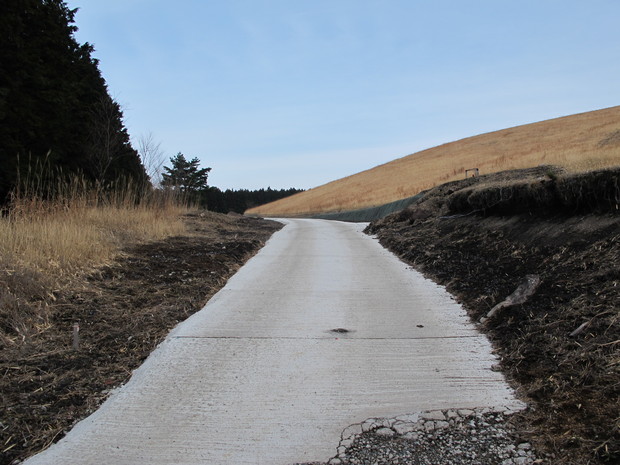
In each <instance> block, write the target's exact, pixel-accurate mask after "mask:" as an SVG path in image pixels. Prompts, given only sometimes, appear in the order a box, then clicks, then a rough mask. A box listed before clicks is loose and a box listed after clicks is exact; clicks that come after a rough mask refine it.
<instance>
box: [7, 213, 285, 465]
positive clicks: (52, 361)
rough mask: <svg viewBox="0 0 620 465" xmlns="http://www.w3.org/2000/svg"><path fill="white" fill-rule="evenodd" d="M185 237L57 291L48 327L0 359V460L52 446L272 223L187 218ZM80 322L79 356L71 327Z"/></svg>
mask: <svg viewBox="0 0 620 465" xmlns="http://www.w3.org/2000/svg"><path fill="white" fill-rule="evenodd" d="M185 220H186V222H187V224H188V230H189V233H188V234H187V235H185V236H179V237H171V238H169V239H166V240H163V241H159V242H154V243H147V244H142V245H137V246H134V247H131V248H129V249H127V250H125V251H123V254H122V255H121V256H120V257H119V258H118V259H117V260H116V261H115V262H114V263H113V264H111V265H109V266H106V267H103V268H101V269H99V270H97V271H96V272H94V273H92V274H91V275H90V276H89V277H88V279H87V280H86V281H84V282H83V283H82V285H81V286H80V287H79V288H75V289H72V290H69V291H66V292H64V293H63V294H62V295H57V296H56V300H55V301H54V302H53V304H52V305H51V307H50V312H51V317H50V327H49V328H48V329H47V330H46V331H44V332H43V333H42V334H39V335H38V336H37V337H36V338H33V339H32V340H30V341H27V343H25V344H24V345H21V346H18V347H5V348H3V349H2V351H1V357H0V373H1V374H2V377H0V390H1V391H2V398H1V401H0V413H1V416H0V463H2V464H10V463H17V461H19V460H23V459H24V458H26V457H28V456H30V455H33V454H34V453H36V452H39V451H40V450H42V449H44V448H46V447H47V446H48V445H50V444H51V443H52V442H54V441H57V440H59V439H60V438H61V437H62V436H64V434H65V433H66V432H67V431H68V430H69V429H70V428H71V427H72V425H73V424H75V423H76V422H77V421H78V420H80V419H81V418H83V417H85V416H87V415H88V414H90V413H91V412H93V411H94V410H95V409H97V407H98V406H99V405H100V404H101V403H102V402H103V401H104V400H105V398H106V397H107V395H108V393H109V392H110V390H112V389H113V388H115V387H117V386H119V385H121V384H123V383H125V382H126V381H127V380H128V379H129V377H130V376H131V372H132V370H134V369H135V368H137V367H138V366H139V365H140V364H141V363H142V361H143V360H144V359H145V358H146V357H147V356H148V355H149V354H150V353H151V351H152V350H153V349H154V348H155V347H156V346H157V345H158V344H159V343H160V342H161V341H162V340H163V339H164V338H165V336H166V335H167V334H168V332H169V331H170V329H172V328H173V327H174V326H175V325H176V324H177V323H179V322H180V321H182V320H184V319H186V318H187V317H188V316H190V315H191V314H192V313H194V312H196V311H197V310H200V309H201V308H202V307H203V306H204V304H205V303H206V302H207V300H208V299H209V298H210V297H211V296H212V295H213V294H215V293H216V292H217V291H218V290H219V289H221V288H222V287H223V286H224V284H225V283H226V281H227V280H228V278H229V277H230V276H232V274H234V273H235V271H236V270H237V269H238V268H239V267H240V266H241V265H242V264H243V263H244V262H245V261H246V260H248V259H249V258H250V257H251V256H252V255H253V254H255V253H256V252H257V251H258V250H259V249H260V248H261V247H262V246H263V245H264V243H265V241H266V240H267V239H268V238H269V237H270V236H271V234H273V233H274V232H275V231H277V230H278V229H280V228H281V227H282V225H281V224H280V223H275V222H272V221H265V220H260V219H250V218H242V217H231V216H224V215H213V214H207V215H190V216H187V217H186V218H185ZM75 323H78V324H79V326H80V341H79V350H73V348H72V344H73V337H72V328H73V325H74V324H75Z"/></svg>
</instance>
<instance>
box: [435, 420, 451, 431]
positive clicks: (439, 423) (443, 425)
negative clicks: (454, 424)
mask: <svg viewBox="0 0 620 465" xmlns="http://www.w3.org/2000/svg"><path fill="white" fill-rule="evenodd" d="M448 426H450V424H449V423H448V422H447V421H436V422H435V429H446V428H447V427H448Z"/></svg>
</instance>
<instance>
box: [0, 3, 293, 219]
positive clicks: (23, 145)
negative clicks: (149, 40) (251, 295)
mask: <svg viewBox="0 0 620 465" xmlns="http://www.w3.org/2000/svg"><path fill="white" fill-rule="evenodd" d="M76 12H77V10H72V9H70V8H69V7H68V6H67V5H66V3H65V2H64V1H61V0H1V1H0V31H1V33H0V34H1V35H0V205H2V204H6V202H8V201H9V199H10V194H11V193H12V192H14V190H15V188H16V187H19V186H18V184H23V183H25V182H31V178H32V177H33V176H36V178H37V179H36V185H37V189H39V190H40V192H38V194H40V193H43V194H44V195H48V194H50V193H52V194H53V192H54V186H56V185H59V184H60V183H59V181H64V180H66V179H75V178H76V177H77V178H79V179H80V180H81V181H84V182H86V183H90V184H92V185H93V186H97V188H98V189H101V188H103V189H106V187H110V186H118V185H119V182H122V183H127V182H131V183H132V185H133V186H134V187H136V186H138V187H139V188H142V187H144V188H151V187H152V186H151V184H150V182H149V177H148V176H147V173H146V171H145V168H144V166H143V164H142V162H141V160H140V155H139V154H138V152H137V151H136V150H135V149H134V148H133V147H132V145H131V142H130V137H129V134H128V132H127V129H126V128H125V126H124V123H123V112H122V110H121V107H120V105H119V104H118V103H117V102H116V101H115V100H114V99H113V98H112V97H111V96H110V93H109V91H108V87H107V85H106V81H105V79H104V78H103V76H102V75H101V72H100V70H99V66H98V60H97V59H96V58H94V57H93V53H94V47H93V46H92V45H91V44H89V43H88V42H87V43H84V44H80V43H78V42H77V41H76V39H75V37H74V33H75V31H76V30H77V27H76V26H75V21H74V18H75V14H76ZM192 161H195V162H196V169H198V165H197V163H198V160H197V159H195V160H192ZM202 171H205V173H208V171H210V168H207V169H203V170H202ZM29 180H30V181H29ZM204 184H205V185H204V186H203V187H202V188H200V189H199V192H196V194H197V196H195V198H193V202H192V203H194V204H198V205H201V206H203V207H207V208H209V209H211V210H215V211H219V212H223V213H227V212H229V211H235V212H239V213H243V211H244V210H245V209H246V208H249V207H252V206H256V205H260V204H262V203H266V202H270V201H273V200H277V199H279V198H282V197H286V196H288V195H292V194H294V193H296V192H299V191H298V190H297V189H288V190H279V191H276V190H272V189H270V188H269V189H266V190H265V189H261V190H258V191H247V190H239V191H220V190H219V189H218V188H217V187H209V186H207V185H206V174H205V179H204ZM164 187H168V188H169V187H170V186H164Z"/></svg>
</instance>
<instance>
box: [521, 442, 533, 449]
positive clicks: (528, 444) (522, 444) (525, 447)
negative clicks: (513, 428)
mask: <svg viewBox="0 0 620 465" xmlns="http://www.w3.org/2000/svg"><path fill="white" fill-rule="evenodd" d="M531 448H532V445H531V444H530V443H529V442H522V443H521V444H519V446H518V449H521V450H530V449H531Z"/></svg>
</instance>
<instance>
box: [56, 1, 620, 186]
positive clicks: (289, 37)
mask: <svg viewBox="0 0 620 465" xmlns="http://www.w3.org/2000/svg"><path fill="white" fill-rule="evenodd" d="M67 4H68V5H69V7H71V8H79V11H78V13H77V16H76V25H77V27H78V28H79V31H78V32H77V34H76V37H77V39H78V41H79V42H81V43H83V42H90V43H91V44H93V45H94V47H95V53H94V56H95V58H98V59H99V60H100V65H99V66H100V69H101V71H102V73H103V76H104V78H105V79H106V81H107V83H108V86H109V89H110V93H111V95H112V96H113V97H114V98H116V100H117V101H118V102H119V103H120V104H121V105H122V106H123V108H124V114H125V123H126V126H127V128H128V130H129V133H130V134H131V136H132V139H133V140H134V142H135V141H137V140H138V139H139V138H140V137H141V136H144V135H146V134H148V133H152V135H153V137H154V139H155V140H156V141H158V142H160V143H161V148H162V150H163V151H164V153H165V155H166V159H167V160H168V159H169V158H170V157H171V156H173V155H175V154H176V153H178V152H183V153H184V154H185V155H186V157H187V158H188V159H189V158H193V157H198V158H199V159H200V160H201V161H202V166H203V167H206V166H210V167H212V169H213V171H212V172H211V176H210V184H211V185H215V186H218V187H220V188H222V189H226V188H234V189H236V188H249V189H256V188H261V187H267V186H270V187H272V188H288V187H297V188H311V187H315V186H318V185H321V184H324V183H326V182H329V181H331V180H334V179H338V178H341V177H344V176H347V175H350V174H354V173H357V172H359V171H363V170H365V169H368V168H372V167H374V166H376V165H379V164H382V163H385V162H388V161H391V160H393V159H396V158H399V157H401V156H404V155H407V154H410V153H413V152H417V151H419V150H422V149H425V148H429V147H432V146H435V145H439V144H442V143H445V142H450V141H453V140H457V139H461V138H463V137H467V136H472V135H476V134H481V133H484V132H489V131H493V130H497V129H503V128H506V127H510V126H516V125H520V124H526V123H530V122H534V121H541V120H544V119H549V118H554V117H558V116H565V115H569V114H573V113H579V112H584V111H590V110H596V109H600V108H606V107H610V106H615V105H619V104H620V27H618V24H619V22H620V1H618V0H588V1H585V0H177V1H170V0H166V1H163V0H70V1H67Z"/></svg>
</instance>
